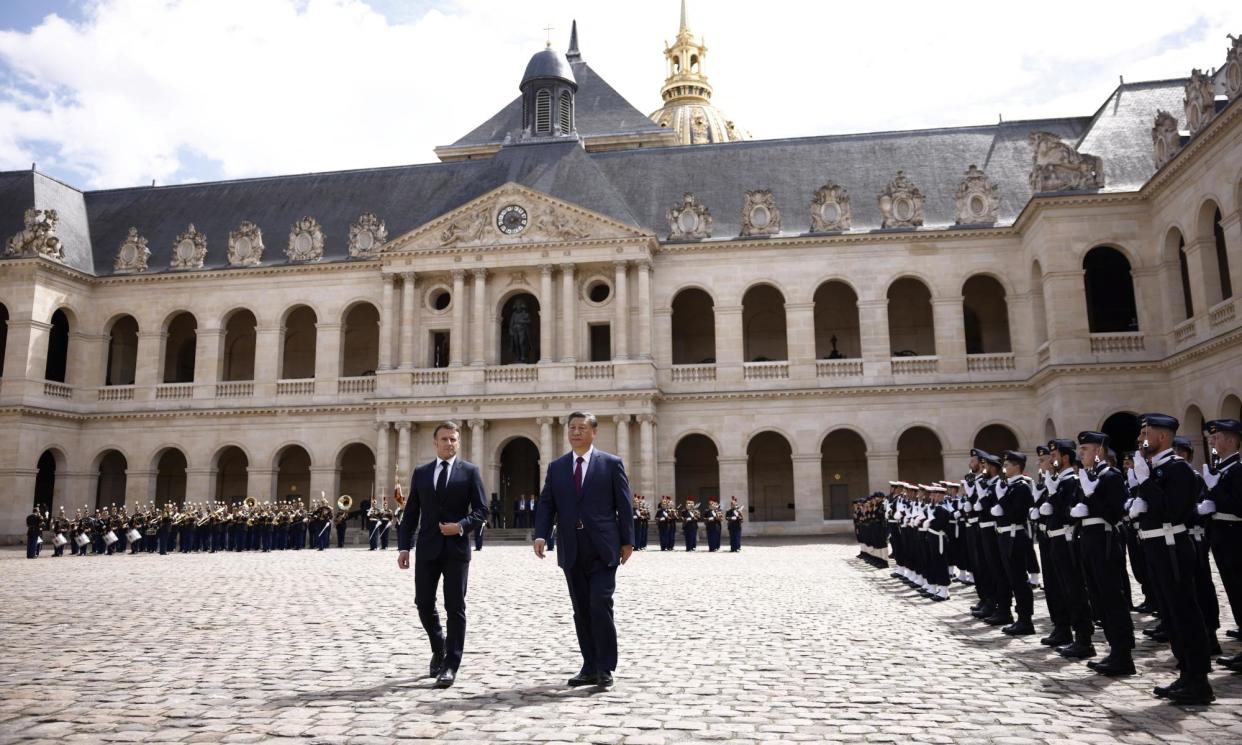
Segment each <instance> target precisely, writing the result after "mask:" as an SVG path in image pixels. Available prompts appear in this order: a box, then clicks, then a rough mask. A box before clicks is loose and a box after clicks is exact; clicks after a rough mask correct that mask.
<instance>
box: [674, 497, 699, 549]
mask: <svg viewBox="0 0 1242 745" xmlns="http://www.w3.org/2000/svg"><path fill="white" fill-rule="evenodd" d="M678 517H679V518H681V534H682V537H683V538H684V539H685V541H686V550H687V551H695V550H697V548H698V545H699V519H700V517H699V509H698V505H696V504H695V503H694V500H692V499H690V498H687V499H686V505H685V506H684V507H682V508H681V512H680V513H678Z"/></svg>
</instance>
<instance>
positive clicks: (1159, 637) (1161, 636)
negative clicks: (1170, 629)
mask: <svg viewBox="0 0 1242 745" xmlns="http://www.w3.org/2000/svg"><path fill="white" fill-rule="evenodd" d="M1151 640H1152V641H1154V642H1161V643H1164V642H1167V641H1168V640H1169V635H1168V634H1167V633H1165V632H1164V631H1157V632H1156V633H1154V634H1152V635H1151Z"/></svg>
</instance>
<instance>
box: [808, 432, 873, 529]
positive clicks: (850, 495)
mask: <svg viewBox="0 0 1242 745" xmlns="http://www.w3.org/2000/svg"><path fill="white" fill-rule="evenodd" d="M819 458H820V460H819V468H820V480H821V482H822V486H823V492H824V494H823V499H824V518H825V519H828V520H848V519H850V517H851V516H852V515H853V512H852V510H851V502H852V500H855V499H858V498H860V497H865V496H867V490H868V487H869V484H868V479H867V444H866V443H865V442H863V439H862V437H860V436H859V435H858V433H857V432H854V431H852V430H848V429H838V430H836V431H835V432H832V433H830V434H829V435H828V436H827V437H825V438H824V441H823V443H821V444H820V447H819Z"/></svg>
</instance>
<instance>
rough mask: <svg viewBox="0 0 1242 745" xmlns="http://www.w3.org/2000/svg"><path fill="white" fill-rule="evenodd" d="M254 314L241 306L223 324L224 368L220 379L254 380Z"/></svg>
mask: <svg viewBox="0 0 1242 745" xmlns="http://www.w3.org/2000/svg"><path fill="white" fill-rule="evenodd" d="M257 325H258V322H257V321H256V320H255V317H254V314H253V313H251V312H250V311H248V310H246V309H245V308H242V309H240V310H238V311H236V312H234V313H232V314H231V315H230V316H229V320H228V321H227V322H226V323H225V324H224V369H223V374H222V375H221V377H220V379H221V380H254V347H255V326H257Z"/></svg>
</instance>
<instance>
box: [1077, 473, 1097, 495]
mask: <svg viewBox="0 0 1242 745" xmlns="http://www.w3.org/2000/svg"><path fill="white" fill-rule="evenodd" d="M1078 483H1080V484H1082V493H1083V494H1085V495H1087V496H1088V497H1089V496H1091V495H1092V494H1095V490H1096V488H1097V487H1099V485H1100V480H1099V479H1092V478H1091V476H1090V475H1088V474H1087V469H1085V468H1084V469H1083V470H1081V471H1079V472H1078Z"/></svg>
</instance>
